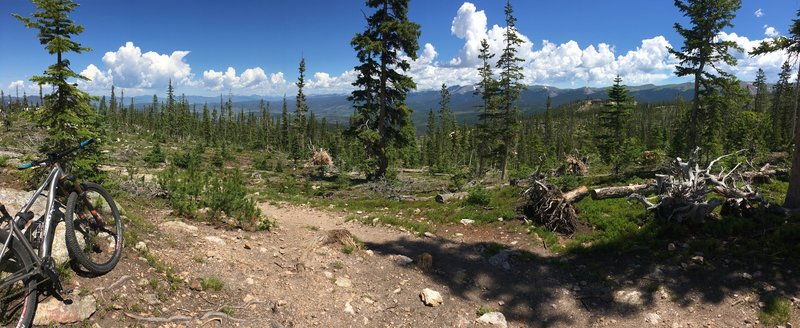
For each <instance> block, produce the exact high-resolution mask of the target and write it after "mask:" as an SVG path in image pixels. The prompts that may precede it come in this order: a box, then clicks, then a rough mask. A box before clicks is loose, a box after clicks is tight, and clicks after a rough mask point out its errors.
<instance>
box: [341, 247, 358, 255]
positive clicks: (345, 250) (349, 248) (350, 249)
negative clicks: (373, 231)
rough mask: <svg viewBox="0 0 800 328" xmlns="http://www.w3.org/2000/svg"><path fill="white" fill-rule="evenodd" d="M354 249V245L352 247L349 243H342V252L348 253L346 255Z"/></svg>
mask: <svg viewBox="0 0 800 328" xmlns="http://www.w3.org/2000/svg"><path fill="white" fill-rule="evenodd" d="M355 250H356V248H355V247H353V246H350V245H342V253H345V254H348V255H349V254H352V253H353V251H355Z"/></svg>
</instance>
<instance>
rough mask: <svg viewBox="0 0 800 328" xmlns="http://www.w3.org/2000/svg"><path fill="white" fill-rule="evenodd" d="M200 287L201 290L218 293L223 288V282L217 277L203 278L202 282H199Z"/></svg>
mask: <svg viewBox="0 0 800 328" xmlns="http://www.w3.org/2000/svg"><path fill="white" fill-rule="evenodd" d="M200 286H201V287H203V290H213V291H215V292H218V291H220V290H222V287H224V286H225V282H224V281H222V279H220V278H219V277H216V276H211V277H205V278H203V280H201V282H200Z"/></svg>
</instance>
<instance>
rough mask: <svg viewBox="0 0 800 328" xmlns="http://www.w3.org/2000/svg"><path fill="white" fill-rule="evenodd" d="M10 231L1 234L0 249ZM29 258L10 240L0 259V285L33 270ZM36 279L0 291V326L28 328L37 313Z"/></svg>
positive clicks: (25, 280)
mask: <svg viewBox="0 0 800 328" xmlns="http://www.w3.org/2000/svg"><path fill="white" fill-rule="evenodd" d="M8 234H9V232H8V231H5V230H3V231H0V249H2V243H4V242H5V241H6V239H7V238H8ZM32 262H33V261H32V259H31V258H30V255H29V254H28V253H26V252H25V251H24V250H23V249H22V245H20V244H19V242H15V240H13V239H12V240H11V242H10V243H9V248H8V250H6V254H5V255H4V256H3V258H0V277H2V279H0V283H5V282H6V279H9V278H10V277H11V276H12V275H14V274H22V273H25V272H27V271H28V270H31V269H33V264H31V263H32ZM36 285H37V278H36V276H30V277H28V278H25V279H23V280H20V281H19V282H17V283H14V284H12V285H11V286H9V287H7V288H5V289H2V290H0V325H2V326H3V327H29V326H30V325H31V321H32V320H33V315H34V313H35V312H36V303H37V301H38V296H39V295H38V291H37V290H36Z"/></svg>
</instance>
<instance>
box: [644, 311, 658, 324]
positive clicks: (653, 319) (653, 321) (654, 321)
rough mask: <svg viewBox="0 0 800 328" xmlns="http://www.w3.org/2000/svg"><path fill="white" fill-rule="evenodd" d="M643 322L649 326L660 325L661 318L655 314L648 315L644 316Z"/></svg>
mask: <svg viewBox="0 0 800 328" xmlns="http://www.w3.org/2000/svg"><path fill="white" fill-rule="evenodd" d="M644 322H647V323H649V324H651V325H658V324H659V323H661V316H660V315H658V314H656V313H652V312H651V313H648V314H645V315H644Z"/></svg>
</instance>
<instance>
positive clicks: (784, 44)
mask: <svg viewBox="0 0 800 328" xmlns="http://www.w3.org/2000/svg"><path fill="white" fill-rule="evenodd" d="M797 16H798V18H796V19H794V20H792V25H791V26H789V37H785V36H781V37H778V38H775V39H772V40H768V41H764V42H762V43H761V44H760V45H759V46H758V47H757V48H756V49H754V50H753V51H752V52H751V53H750V54H751V55H760V54H765V53H770V52H775V51H781V50H782V51H786V52H787V53H788V54H789V58H790V59H793V60H794V61H795V62H797V61H800V10H798V11H797ZM796 80H797V85H795V90H794V101H793V105H792V108H793V110H792V114H791V118H792V128H791V133H792V134H791V135H792V137H791V139H790V140H791V141H792V143H794V152H793V155H792V171H791V174H790V175H789V190H788V191H787V192H786V199H785V200H784V203H783V206H784V207H786V208H792V209H796V208H800V142H798V141H800V129H798V128H797V110H798V107H797V106H798V97H800V65H798V68H797V79H796Z"/></svg>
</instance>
